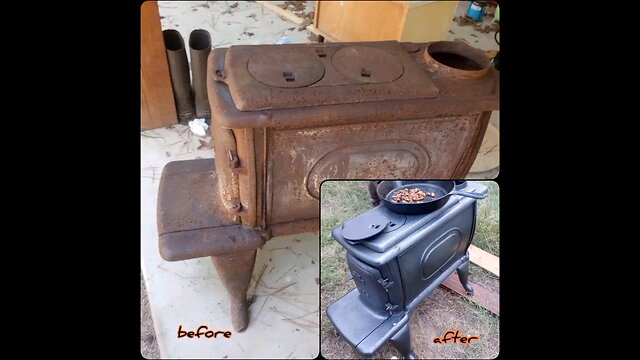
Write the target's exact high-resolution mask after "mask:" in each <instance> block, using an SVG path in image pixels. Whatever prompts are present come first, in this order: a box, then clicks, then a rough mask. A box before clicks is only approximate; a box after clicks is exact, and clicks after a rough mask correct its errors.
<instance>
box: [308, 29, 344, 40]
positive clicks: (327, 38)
mask: <svg viewBox="0 0 640 360" xmlns="http://www.w3.org/2000/svg"><path fill="white" fill-rule="evenodd" d="M307 30H309V31H311V32H312V33H314V34H316V35H320V36H322V37H324V40H325V41H328V42H338V39H336V38H334V37H333V36H331V35H329V34H327V33H326V32H324V31H322V30H320V29H318V28H317V27H315V26H314V25H309V26H307Z"/></svg>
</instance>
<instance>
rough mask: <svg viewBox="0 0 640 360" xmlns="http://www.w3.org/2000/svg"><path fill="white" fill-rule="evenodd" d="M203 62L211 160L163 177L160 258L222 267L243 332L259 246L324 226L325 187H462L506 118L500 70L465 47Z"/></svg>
mask: <svg viewBox="0 0 640 360" xmlns="http://www.w3.org/2000/svg"><path fill="white" fill-rule="evenodd" d="M447 64H449V65H447ZM207 66H208V67H207V94H208V97H209V103H210V105H211V114H212V116H211V135H212V138H213V145H214V150H215V159H214V160H212V159H198V160H188V161H179V162H171V163H169V164H167V165H166V166H165V168H164V169H163V173H162V178H161V181H160V189H159V196H158V237H159V248H160V254H161V255H162V257H163V259H165V260H167V261H182V260H188V259H193V258H199V257H204V256H211V257H212V259H213V262H214V264H215V267H216V269H217V272H218V275H219V276H220V278H221V280H222V283H223V284H224V286H225V287H226V289H227V291H228V293H229V295H230V298H231V309H230V310H231V317H232V322H233V324H234V328H235V329H236V330H237V331H243V330H244V329H245V328H246V327H247V325H248V321H249V313H248V307H247V306H248V303H247V299H246V296H247V294H246V291H247V289H248V286H249V281H250V279H251V272H252V270H253V266H254V261H255V255H256V250H257V249H258V248H260V247H261V246H262V245H263V244H264V243H265V241H267V240H269V239H271V238H272V237H276V236H282V235H288V234H295V233H301V232H307V231H315V230H317V228H318V216H319V211H318V209H319V202H318V199H319V186H320V183H321V182H322V181H323V180H325V179H371V180H373V179H381V178H387V179H389V178H393V179H425V178H428V179H463V178H465V177H466V175H467V173H468V172H469V169H470V168H471V165H472V164H473V161H474V159H475V157H476V155H477V152H478V150H479V148H480V145H481V143H482V139H483V136H484V133H485V130H486V128H487V124H488V122H489V117H490V115H491V111H493V110H497V109H498V108H499V80H500V79H499V74H498V72H497V71H496V70H495V68H493V66H491V64H490V63H489V60H488V58H487V57H486V55H485V54H484V52H482V51H481V50H479V49H474V48H472V47H471V46H469V45H467V44H463V43H459V42H447V41H441V42H432V43H420V44H418V43H399V42H396V41H378V42H360V43H323V44H291V45H251V46H245V45H242V46H231V47H229V48H216V49H213V50H212V51H211V53H210V55H209V59H208V65H207Z"/></svg>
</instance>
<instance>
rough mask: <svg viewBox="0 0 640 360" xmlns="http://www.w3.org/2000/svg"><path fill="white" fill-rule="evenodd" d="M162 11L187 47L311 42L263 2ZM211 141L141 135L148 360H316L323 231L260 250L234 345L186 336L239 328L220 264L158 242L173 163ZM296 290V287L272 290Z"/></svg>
mask: <svg viewBox="0 0 640 360" xmlns="http://www.w3.org/2000/svg"><path fill="white" fill-rule="evenodd" d="M236 3H237V6H236V5H235V4H236ZM276 3H282V1H279V2H276ZM459 3H460V4H459V6H458V9H457V14H464V13H465V12H466V8H467V6H468V2H466V1H461V2H459ZM305 6H306V8H305V11H306V12H308V11H311V10H313V8H314V6H315V2H313V1H308V2H307V3H306V5H305ZM159 10H160V16H161V23H162V28H163V29H176V30H178V31H179V32H180V33H181V34H182V36H183V38H184V39H185V42H188V38H189V33H190V32H191V30H193V29H197V28H201V29H205V30H207V31H209V32H210V34H211V37H212V44H213V46H214V47H218V46H219V47H227V46H231V45H240V44H246V45H252V44H273V43H275V42H276V40H277V39H278V38H280V37H281V36H286V37H288V38H289V40H290V41H291V42H293V43H307V42H310V40H309V36H310V35H311V33H310V32H309V31H307V30H302V31H299V30H297V26H296V25H295V24H293V23H291V22H289V21H287V20H285V19H283V18H281V17H279V16H278V15H276V14H275V13H273V12H272V11H269V10H266V9H264V8H263V7H262V6H261V5H260V4H257V3H255V2H245V1H239V2H235V1H216V2H214V1H206V2H205V1H196V2H170V1H165V2H159ZM472 33H473V34H474V35H476V36H472V35H471V34H472ZM458 38H462V39H465V40H467V42H468V43H469V44H471V45H473V46H475V47H478V48H480V49H483V50H491V49H498V45H497V44H496V43H495V41H494V40H493V33H489V34H482V33H479V32H475V31H473V30H472V28H471V27H460V26H458V25H457V24H456V23H455V22H454V23H452V25H451V32H450V33H449V39H448V40H456V39H458ZM187 56H189V53H188V51H187ZM491 123H492V124H493V125H494V126H496V127H497V128H498V129H499V112H494V114H493V115H492V118H491ZM210 141H211V137H210V136H207V137H205V138H200V137H198V136H196V135H194V134H192V133H191V132H190V131H189V130H188V128H187V127H185V126H182V125H175V126H173V127H171V128H162V129H154V130H149V131H145V132H142V133H141V141H140V146H141V226H142V228H141V249H142V258H141V264H142V274H143V277H144V281H143V284H144V287H143V288H141V294H142V300H143V302H142V303H141V312H142V319H141V351H142V354H143V355H144V356H145V357H146V358H158V357H161V358H183V357H189V358H315V357H316V356H317V354H318V352H319V328H318V326H319V314H318V309H319V287H318V286H317V283H316V281H317V278H318V277H319V268H318V260H319V249H318V245H317V244H318V235H317V234H310V233H309V234H300V235H297V236H289V237H283V238H276V239H273V240H271V241H270V242H268V243H267V245H265V247H264V248H263V249H261V250H260V251H259V253H258V258H257V263H256V267H255V269H254V274H253V277H254V281H252V288H253V287H255V291H254V293H255V294H256V295H257V296H256V300H255V302H254V303H253V304H252V306H251V308H250V310H251V315H250V316H251V319H252V320H251V325H250V326H249V328H248V329H247V331H246V332H244V333H238V334H236V333H234V334H233V336H232V338H231V339H228V340H220V339H218V340H211V339H188V340H187V339H184V338H180V339H178V338H177V329H178V326H179V325H182V326H183V328H189V329H194V328H197V326H199V325H201V324H203V325H208V326H209V328H216V329H225V330H226V329H232V327H231V322H230V319H229V317H228V301H227V298H226V293H225V292H224V291H223V290H221V284H220V283H219V279H218V277H217V274H216V272H215V270H214V268H213V265H212V264H211V261H210V260H209V259H208V258H201V259H193V260H188V261H180V262H166V261H164V260H162V259H161V258H160V255H159V252H158V245H157V229H156V201H157V191H158V181H159V178H160V174H161V173H162V169H163V167H164V165H165V164H166V163H168V162H169V161H176V160H187V159H195V158H212V157H213V156H214V153H213V150H212V149H211V148H210V145H211V143H210ZM269 260H271V261H269ZM265 266H266V268H265ZM263 268H264V269H266V270H265V272H264V275H263V277H262V280H261V281H260V283H259V284H257V285H256V284H255V280H256V278H257V277H258V273H259V272H261V271H262V269H263ZM289 284H294V285H293V286H290V287H287V288H286V289H285V290H283V291H281V292H278V293H277V294H272V293H273V292H274V291H276V290H278V289H280V288H282V287H283V286H287V285H289ZM269 294H272V295H269ZM145 295H147V296H146V297H145ZM145 300H148V305H146V302H145ZM149 314H151V316H149ZM151 317H152V318H153V319H151ZM151 327H153V331H152V329H151ZM154 333H155V336H154ZM265 334H266V335H265Z"/></svg>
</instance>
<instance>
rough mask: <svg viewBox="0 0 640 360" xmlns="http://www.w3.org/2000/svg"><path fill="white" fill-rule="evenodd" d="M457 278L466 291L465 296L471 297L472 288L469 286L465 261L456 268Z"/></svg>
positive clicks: (466, 262) (467, 265)
mask: <svg viewBox="0 0 640 360" xmlns="http://www.w3.org/2000/svg"><path fill="white" fill-rule="evenodd" d="M458 278H459V279H460V284H462V287H463V288H464V289H465V290H467V295H471V296H473V288H472V287H471V285H469V261H465V262H463V263H462V265H460V266H459V267H458Z"/></svg>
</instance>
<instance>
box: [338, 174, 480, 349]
mask: <svg viewBox="0 0 640 360" xmlns="http://www.w3.org/2000/svg"><path fill="white" fill-rule="evenodd" d="M411 183H414V181H398V184H399V185H408V184H411ZM427 183H428V181H427ZM456 190H461V191H465V192H470V193H476V194H477V195H480V196H479V197H481V196H486V194H487V187H485V186H484V185H482V184H480V183H477V182H470V181H469V182H460V183H458V184H457V185H456ZM476 203H477V200H475V199H473V198H469V197H461V196H456V195H452V196H450V197H449V199H448V200H447V202H446V203H445V204H444V206H442V207H441V208H440V209H437V210H434V211H432V212H428V213H424V214H415V215H405V214H400V213H397V212H394V211H392V210H391V209H389V208H387V207H385V206H384V205H382V204H381V205H378V206H376V207H374V208H373V209H370V210H367V211H366V212H364V213H362V214H360V215H358V216H355V217H354V218H352V219H350V220H347V221H345V222H344V223H343V224H341V225H339V226H338V227H336V228H335V229H333V231H332V236H333V238H334V240H335V241H337V242H338V243H339V244H340V245H342V247H344V248H345V249H346V251H347V264H348V266H349V271H350V278H351V279H353V281H354V283H355V285H356V288H355V289H353V290H351V291H350V292H349V293H347V294H346V295H344V296H343V297H341V298H340V299H338V300H337V301H336V302H334V303H333V304H331V305H329V307H327V315H328V317H329V320H331V322H332V323H333V325H334V326H335V328H336V330H337V331H338V332H339V333H340V334H341V335H342V337H343V338H344V339H345V340H347V342H348V343H349V344H351V345H352V346H353V347H355V349H356V350H357V351H358V352H360V353H361V354H363V355H365V356H373V355H374V354H375V353H376V352H377V351H378V350H380V348H382V346H384V344H385V343H386V342H388V341H390V342H391V343H392V344H393V345H394V346H395V347H396V348H397V349H398V350H399V351H400V352H401V353H402V355H403V356H404V358H409V359H415V358H416V356H415V354H414V353H413V352H412V351H411V336H410V332H409V319H410V316H411V312H412V311H413V310H414V309H415V308H416V307H417V306H418V305H420V303H421V302H422V301H423V300H424V299H425V298H426V297H427V296H428V295H429V294H430V293H431V292H432V291H433V290H434V289H435V288H436V287H438V285H440V284H441V283H442V282H443V281H444V280H445V279H446V278H447V277H449V275H451V274H452V273H453V272H454V271H456V270H457V271H458V277H459V279H460V282H461V283H462V286H463V287H464V288H465V289H466V290H467V293H468V294H471V295H472V294H473V288H471V285H470V284H469V283H468V277H469V253H468V248H469V246H470V245H471V241H472V240H473V234H474V231H475V220H476ZM373 226H377V228H376V229H375V231H372V230H371V229H372V228H373Z"/></svg>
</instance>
